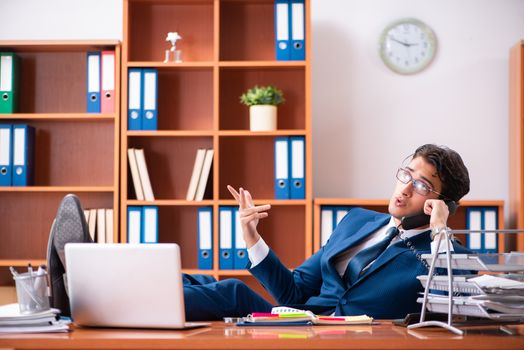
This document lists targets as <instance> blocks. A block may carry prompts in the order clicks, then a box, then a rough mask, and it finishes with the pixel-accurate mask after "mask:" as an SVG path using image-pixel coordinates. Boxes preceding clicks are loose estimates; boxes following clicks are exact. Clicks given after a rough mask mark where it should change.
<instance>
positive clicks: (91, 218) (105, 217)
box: [84, 208, 114, 243]
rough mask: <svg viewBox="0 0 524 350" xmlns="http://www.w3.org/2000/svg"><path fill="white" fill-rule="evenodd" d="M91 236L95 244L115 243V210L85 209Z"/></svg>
mask: <svg viewBox="0 0 524 350" xmlns="http://www.w3.org/2000/svg"><path fill="white" fill-rule="evenodd" d="M84 215H85V217H86V221H87V225H88V227H89V235H90V236H91V239H92V240H93V242H97V243H113V242H114V239H113V209H110V208H107V209H105V208H95V209H85V210H84Z"/></svg>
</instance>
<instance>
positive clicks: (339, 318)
mask: <svg viewBox="0 0 524 350" xmlns="http://www.w3.org/2000/svg"><path fill="white" fill-rule="evenodd" d="M318 319H319V320H323V321H345V320H346V319H345V318H344V317H329V316H326V317H319V318H318Z"/></svg>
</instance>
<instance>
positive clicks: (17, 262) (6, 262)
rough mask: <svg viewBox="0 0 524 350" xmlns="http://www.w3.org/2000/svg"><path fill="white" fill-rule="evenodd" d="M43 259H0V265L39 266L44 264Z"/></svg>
mask: <svg viewBox="0 0 524 350" xmlns="http://www.w3.org/2000/svg"><path fill="white" fill-rule="evenodd" d="M46 263H47V262H46V260H45V259H32V260H0V266H2V267H4V266H5V267H9V266H13V267H17V266H19V267H27V265H28V264H31V265H32V266H40V265H43V264H46Z"/></svg>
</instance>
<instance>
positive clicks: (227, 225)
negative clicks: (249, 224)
mask: <svg viewBox="0 0 524 350" xmlns="http://www.w3.org/2000/svg"><path fill="white" fill-rule="evenodd" d="M219 214H220V218H219V222H220V223H219V247H220V252H219V253H220V256H219V259H218V266H219V268H220V269H221V270H243V269H245V268H246V266H247V263H248V257H247V247H246V242H245V241H244V235H243V231H242V226H241V225H240V215H239V211H238V207H220V208H219Z"/></svg>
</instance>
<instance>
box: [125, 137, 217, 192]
mask: <svg viewBox="0 0 524 350" xmlns="http://www.w3.org/2000/svg"><path fill="white" fill-rule="evenodd" d="M128 147H129V148H132V147H134V148H143V149H144V151H145V156H146V162H147V166H148V171H149V178H150V179H151V185H152V187H153V193H154V194H155V198H156V199H160V200H162V199H169V200H171V199H185V198H186V193H187V187H188V186H189V180H190V179H191V174H192V171H193V164H194V161H195V155H196V152H197V149H198V148H213V140H212V138H210V137H190V138H189V137H182V138H178V137H177V138H173V137H157V138H149V137H133V138H131V139H130V140H128ZM215 159H216V158H215ZM213 162H214V160H213ZM128 168H129V167H128ZM212 171H213V170H211V174H210V178H212ZM127 179H128V185H129V186H131V187H129V186H128V188H129V189H130V191H128V196H127V198H129V199H133V198H136V197H135V196H134V191H133V190H132V179H131V176H130V173H129V170H128V175H127Z"/></svg>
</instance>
